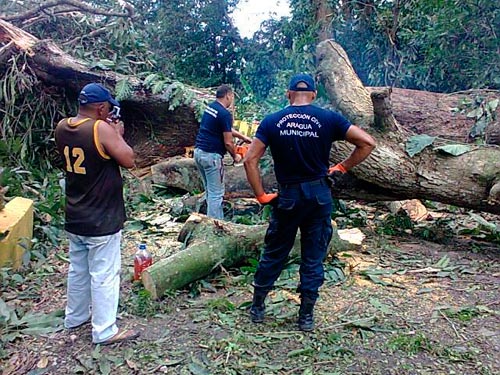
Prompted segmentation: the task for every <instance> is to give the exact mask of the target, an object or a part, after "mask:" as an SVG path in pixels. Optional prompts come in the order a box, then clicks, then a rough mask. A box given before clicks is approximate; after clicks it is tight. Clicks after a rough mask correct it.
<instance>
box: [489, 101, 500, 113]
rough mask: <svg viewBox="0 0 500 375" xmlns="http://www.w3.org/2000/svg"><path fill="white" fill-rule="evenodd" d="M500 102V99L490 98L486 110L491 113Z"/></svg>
mask: <svg viewBox="0 0 500 375" xmlns="http://www.w3.org/2000/svg"><path fill="white" fill-rule="evenodd" d="M499 102H500V100H499V99H493V100H490V101H489V102H488V103H486V110H487V111H488V112H489V113H493V112H495V111H496V109H497V107H498V103H499Z"/></svg>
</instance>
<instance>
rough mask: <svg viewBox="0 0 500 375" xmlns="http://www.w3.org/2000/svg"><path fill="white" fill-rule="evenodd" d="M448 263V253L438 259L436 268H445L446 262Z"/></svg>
mask: <svg viewBox="0 0 500 375" xmlns="http://www.w3.org/2000/svg"><path fill="white" fill-rule="evenodd" d="M449 263H450V258H449V257H448V255H444V256H443V257H442V258H441V259H439V261H438V262H437V263H436V267H437V268H441V269H443V268H446V266H448V264H449Z"/></svg>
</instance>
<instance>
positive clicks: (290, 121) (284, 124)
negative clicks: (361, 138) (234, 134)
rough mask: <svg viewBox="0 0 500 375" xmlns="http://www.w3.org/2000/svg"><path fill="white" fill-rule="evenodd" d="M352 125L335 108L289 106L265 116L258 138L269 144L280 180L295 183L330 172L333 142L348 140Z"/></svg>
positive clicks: (277, 177) (258, 131)
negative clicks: (346, 138) (334, 110)
mask: <svg viewBox="0 0 500 375" xmlns="http://www.w3.org/2000/svg"><path fill="white" fill-rule="evenodd" d="M350 126H351V123H350V122H349V120H347V119H346V118H345V117H343V116H342V115H340V114H338V113H336V112H333V111H329V110H326V109H322V108H319V107H316V106H314V105H304V106H289V107H286V108H284V109H282V110H281V111H278V112H275V113H272V114H270V115H269V116H266V117H265V118H264V120H262V122H261V123H260V125H259V127H258V129H257V133H256V134H255V137H257V138H258V139H260V140H261V141H262V142H263V143H264V144H265V145H266V146H269V147H270V149H271V154H272V156H273V160H274V171H275V173H276V179H277V180H278V183H280V184H296V183H301V182H307V181H314V180H317V179H319V178H321V177H325V176H326V175H327V171H328V167H329V161H328V158H329V155H330V149H331V147H332V143H333V142H334V141H337V140H343V139H345V134H346V132H347V130H348V129H349V127H350Z"/></svg>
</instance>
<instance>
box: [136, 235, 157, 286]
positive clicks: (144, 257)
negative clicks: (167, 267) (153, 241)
mask: <svg viewBox="0 0 500 375" xmlns="http://www.w3.org/2000/svg"><path fill="white" fill-rule="evenodd" d="M151 264H153V257H152V256H151V254H150V253H149V252H148V251H147V250H146V244H145V243H141V244H140V245H139V249H138V250H137V252H136V253H135V256H134V280H136V281H137V280H140V279H141V274H142V271H144V270H145V269H146V268H148V267H149V266H150V265H151Z"/></svg>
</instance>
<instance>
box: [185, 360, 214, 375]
mask: <svg viewBox="0 0 500 375" xmlns="http://www.w3.org/2000/svg"><path fill="white" fill-rule="evenodd" d="M188 368H189V371H191V373H192V374H193V375H210V371H208V370H207V369H206V368H205V367H203V365H201V364H198V363H195V362H191V363H190V364H189V365H188Z"/></svg>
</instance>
